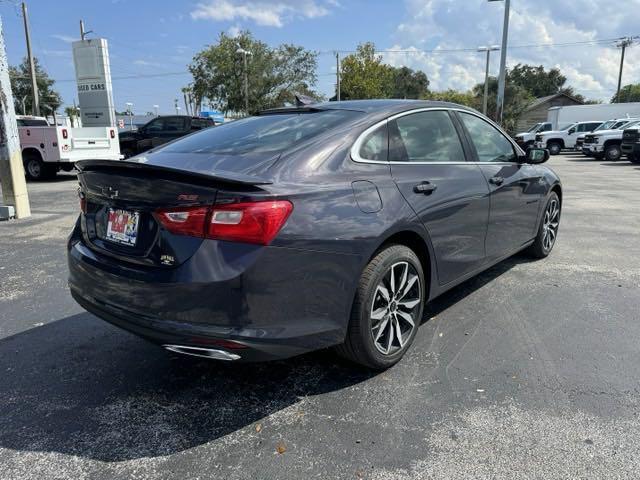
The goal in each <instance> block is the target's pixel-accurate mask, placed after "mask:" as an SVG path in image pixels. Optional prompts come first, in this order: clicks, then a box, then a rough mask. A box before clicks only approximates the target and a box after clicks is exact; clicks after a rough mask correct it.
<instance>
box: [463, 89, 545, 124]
mask: <svg viewBox="0 0 640 480" xmlns="http://www.w3.org/2000/svg"><path fill="white" fill-rule="evenodd" d="M472 91H473V94H474V96H475V97H476V99H477V101H478V105H480V102H482V100H483V98H484V82H483V83H479V84H477V85H476V86H475V87H473V90H472ZM497 96H498V79H497V78H495V77H489V101H488V107H487V109H488V113H489V116H491V112H495V111H496V105H497ZM534 100H535V97H534V96H533V95H532V94H531V92H530V91H528V90H527V89H526V88H524V87H523V86H522V85H518V84H515V83H510V82H508V83H507V84H506V85H505V90H504V111H503V113H502V126H503V128H504V129H505V130H507V131H508V132H510V133H514V132H515V130H516V127H517V123H518V119H519V118H520V116H521V115H522V114H523V113H524V111H525V110H526V109H527V107H528V106H529V105H530V104H531V102H533V101H534Z"/></svg>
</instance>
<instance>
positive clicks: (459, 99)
mask: <svg viewBox="0 0 640 480" xmlns="http://www.w3.org/2000/svg"><path fill="white" fill-rule="evenodd" d="M424 98H425V99H427V100H434V101H438V102H449V103H457V104H458V105H465V106H467V107H471V108H475V109H476V110H477V109H479V108H480V106H481V104H482V99H478V97H477V96H476V95H475V94H474V93H473V92H458V91H457V90H452V89H449V90H444V91H442V92H431V93H429V94H428V95H427V96H426V97H424Z"/></svg>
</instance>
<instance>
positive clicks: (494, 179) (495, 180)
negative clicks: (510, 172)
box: [489, 177, 504, 187]
mask: <svg viewBox="0 0 640 480" xmlns="http://www.w3.org/2000/svg"><path fill="white" fill-rule="evenodd" d="M489 183H491V184H493V185H496V186H498V187H499V186H500V185H502V184H503V183H504V178H502V177H491V178H490V179H489Z"/></svg>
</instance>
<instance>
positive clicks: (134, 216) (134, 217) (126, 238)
mask: <svg viewBox="0 0 640 480" xmlns="http://www.w3.org/2000/svg"><path fill="white" fill-rule="evenodd" d="M139 218H140V217H139V215H138V212H128V211H127V210H116V209H114V208H110V209H109V217H108V220H107V240H110V241H112V242H115V243H120V244H122V245H129V246H134V245H135V244H136V240H137V239H138V220H139Z"/></svg>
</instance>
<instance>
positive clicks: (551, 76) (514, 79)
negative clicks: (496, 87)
mask: <svg viewBox="0 0 640 480" xmlns="http://www.w3.org/2000/svg"><path fill="white" fill-rule="evenodd" d="M565 83H567V77H565V76H564V75H562V73H561V72H560V70H559V69H557V68H552V69H551V70H549V71H547V70H545V69H544V67H543V66H542V65H540V66H533V65H523V64H521V63H519V64H517V65H516V66H515V67H513V68H512V69H510V70H509V71H508V72H507V84H512V85H518V86H520V87H522V88H524V89H525V90H528V91H529V92H530V93H531V95H533V96H534V97H536V98H539V97H546V96H547V95H555V94H556V93H560V92H561V91H562V90H563V87H564V85H565Z"/></svg>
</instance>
